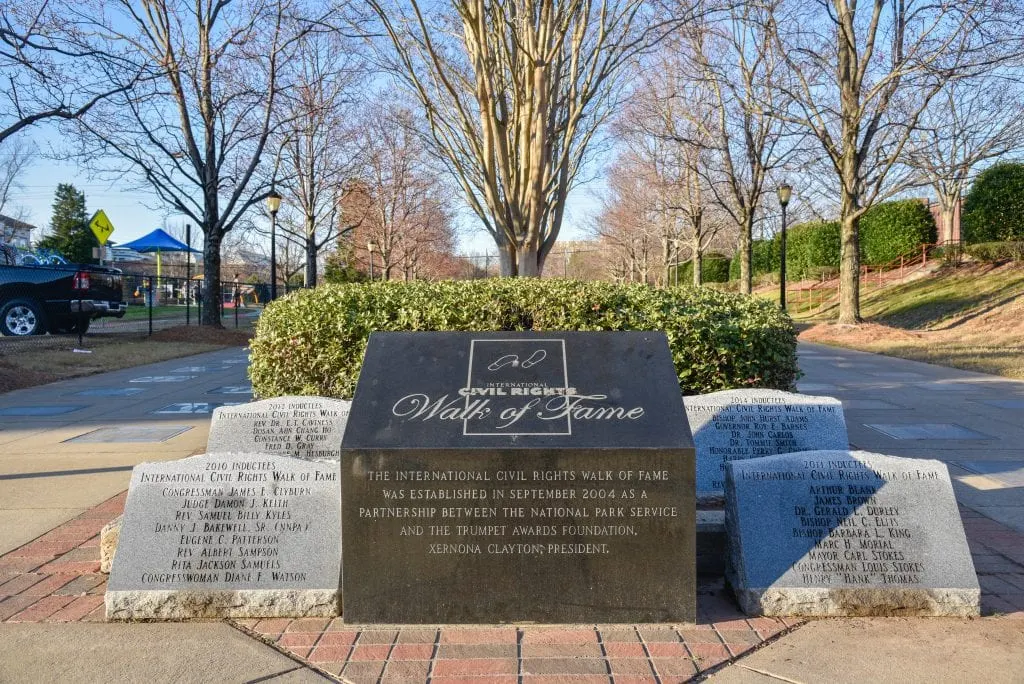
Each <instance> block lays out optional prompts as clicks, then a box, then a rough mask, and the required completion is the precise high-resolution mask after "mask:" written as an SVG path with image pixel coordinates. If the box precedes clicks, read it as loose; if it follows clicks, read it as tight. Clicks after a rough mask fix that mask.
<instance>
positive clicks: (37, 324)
mask: <svg viewBox="0 0 1024 684" xmlns="http://www.w3.org/2000/svg"><path fill="white" fill-rule="evenodd" d="M45 332H46V320H45V319H44V318H43V310H42V307H40V306H39V304H38V303H36V302H35V301H34V300H31V299H12V300H10V301H8V302H5V303H4V304H3V306H0V333H3V334H4V335H16V336H23V335H42V334H43V333H45Z"/></svg>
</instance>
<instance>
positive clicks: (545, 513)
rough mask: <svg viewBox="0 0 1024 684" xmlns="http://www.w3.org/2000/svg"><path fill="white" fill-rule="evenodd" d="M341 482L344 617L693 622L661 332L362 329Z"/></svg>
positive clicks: (678, 409)
mask: <svg viewBox="0 0 1024 684" xmlns="http://www.w3.org/2000/svg"><path fill="white" fill-rule="evenodd" d="M341 471H342V502H343V507H344V510H343V513H342V525H343V534H342V539H343V545H344V554H343V557H344V559H345V560H344V570H343V573H342V576H343V590H344V595H345V620H346V621H347V622H350V623H381V622H384V623H459V622H464V623H495V622H517V621H531V622H548V623H551V622H555V623H567V622H686V621H692V620H693V619H694V617H695V580H694V575H695V560H694V553H695V551H694V546H695V541H694V539H695V537H694V535H695V523H694V482H693V477H694V464H693V447H692V443H691V439H690V434H689V430H688V429H687V427H686V420H685V414H684V412H683V405H682V397H681V395H680V391H679V383H678V379H677V377H676V375H675V370H674V368H673V365H672V359H671V356H670V354H669V349H668V344H667V341H666V339H665V336H664V335H663V334H662V333H653V332H643V333H640V332H622V333H612V332H608V333H375V334H373V335H372V336H371V337H370V341H369V345H368V347H367V350H366V357H365V360H364V362H363V369H362V373H361V375H360V378H359V384H358V387H357V389H356V394H355V399H354V401H353V405H352V420H351V421H350V422H349V425H348V429H347V430H346V432H345V437H344V442H343V446H342V464H341ZM382 540H386V543H382Z"/></svg>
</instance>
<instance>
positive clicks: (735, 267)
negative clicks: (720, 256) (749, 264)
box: [729, 239, 779, 280]
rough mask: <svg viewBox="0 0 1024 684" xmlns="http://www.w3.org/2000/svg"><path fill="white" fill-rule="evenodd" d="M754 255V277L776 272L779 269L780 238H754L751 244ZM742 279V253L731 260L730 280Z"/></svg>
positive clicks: (737, 253)
mask: <svg viewBox="0 0 1024 684" xmlns="http://www.w3.org/2000/svg"><path fill="white" fill-rule="evenodd" d="M750 251H751V253H752V254H753V257H754V277H755V278H756V277H757V276H759V275H761V274H763V273H775V272H777V271H778V270H779V243H778V240H771V239H768V240H754V242H753V244H752V245H751V246H750ZM739 279H740V253H739V252H736V255H735V256H734V257H733V258H732V261H730V262H729V280H739Z"/></svg>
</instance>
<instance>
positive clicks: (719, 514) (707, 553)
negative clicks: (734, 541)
mask: <svg viewBox="0 0 1024 684" xmlns="http://www.w3.org/2000/svg"><path fill="white" fill-rule="evenodd" d="M728 556H729V538H728V537H727V536H726V534H725V511H724V510H718V511H707V510H704V511H702V510H700V509H697V574H698V575H699V576H702V577H721V576H722V574H723V573H724V572H725V566H726V559H727V558H728Z"/></svg>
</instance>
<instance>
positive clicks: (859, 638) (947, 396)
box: [0, 345, 1024, 684]
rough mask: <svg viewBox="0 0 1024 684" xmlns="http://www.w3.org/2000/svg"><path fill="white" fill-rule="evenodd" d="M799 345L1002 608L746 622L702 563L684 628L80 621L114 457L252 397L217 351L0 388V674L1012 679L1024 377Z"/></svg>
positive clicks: (190, 432) (120, 476)
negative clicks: (950, 501)
mask: <svg viewBox="0 0 1024 684" xmlns="http://www.w3.org/2000/svg"><path fill="white" fill-rule="evenodd" d="M800 356H801V365H802V367H803V369H804V371H805V373H806V376H805V377H804V378H803V379H802V380H801V383H800V384H801V389H802V390H803V391H805V392H806V393H813V394H830V395H834V396H837V397H839V398H840V399H842V400H843V401H844V405H845V408H846V416H847V422H848V425H849V432H850V439H851V441H852V442H853V444H854V445H856V446H857V447H858V448H862V449H868V450H873V451H878V452H882V453H888V454H895V455H904V456H917V457H929V458H939V459H941V460H943V461H945V462H946V463H948V464H949V465H950V471H951V473H952V474H953V475H954V478H955V488H956V491H957V496H958V498H959V500H960V502H961V506H962V512H963V516H964V522H965V528H966V530H967V534H968V539H969V542H970V544H971V548H972V553H973V555H974V560H975V565H976V567H977V569H978V573H979V577H980V579H981V583H982V589H983V605H984V608H985V611H986V613H1002V614H1004V615H1003V617H999V618H984V619H982V620H975V621H955V620H899V621H896V620H874V621H872V620H827V621H813V622H811V623H808V624H803V623H800V622H793V621H783V620H767V619H763V618H758V619H746V618H744V616H742V615H741V614H740V613H739V611H738V609H737V608H736V606H735V603H733V602H732V601H731V600H730V599H729V598H728V596H727V594H726V592H725V591H724V589H723V587H722V584H721V582H720V581H717V582H716V581H708V582H705V583H703V584H702V586H701V590H700V592H699V598H698V614H699V618H698V621H697V624H695V625H650V626H649V625H624V626H609V625H584V626H578V625H577V626H571V627H536V626H520V627H508V626H505V627H498V628H494V627H491V628H489V627H471V628H457V627H426V628H424V627H394V628H388V627H386V626H362V627H361V626H358V625H346V624H344V623H343V622H342V621H341V620H340V619H336V620H333V621H329V620H262V621H261V620H239V621H233V622H232V621H224V622H220V623H208V622H207V623H194V622H193V623H178V624H163V625H104V624H97V623H99V622H101V621H102V606H101V603H102V592H103V588H104V586H105V577H104V576H103V575H100V574H98V573H97V560H98V551H97V548H96V545H97V540H96V532H97V531H98V530H99V528H100V527H101V526H102V524H103V523H104V522H105V521H107V520H109V519H110V518H112V517H113V516H114V515H116V514H117V513H118V512H119V511H120V510H121V507H123V501H124V497H123V494H122V492H123V490H124V489H125V487H126V486H127V484H128V480H129V476H130V468H131V466H132V465H134V464H135V463H138V462H141V461H147V460H163V459H174V458H181V457H184V456H187V455H190V454H193V453H200V452H202V450H203V448H204V445H205V441H206V434H207V431H208V421H209V413H208V411H209V410H210V409H211V406H210V404H211V403H219V402H229V401H245V400H248V399H249V396H250V395H248V394H224V393H223V392H224V391H225V390H224V389H223V388H232V389H231V390H230V391H244V390H245V389H246V388H247V381H246V379H245V370H244V365H245V363H244V360H245V357H244V352H243V350H240V349H235V350H225V351H222V352H214V353H211V354H204V355H200V356H196V357H190V358H188V359H179V360H176V361H167V362H162V363H159V364H153V365H151V366H145V367H140V368H135V369H130V370H125V371H118V372H116V373H108V374H104V375H98V376H92V377H89V378H79V379H76V380H71V381H67V382H62V383H55V384H53V385H48V386H45V387H40V388H34V389H29V390H21V391H18V392H12V393H8V394H6V395H0V622H2V624H0V649H3V652H4V653H7V654H10V653H17V654H19V655H18V656H17V657H16V658H10V657H8V658H0V681H8V680H10V681H33V680H34V681H52V680H53V679H58V678H59V679H61V680H66V681H98V680H101V679H104V680H105V679H118V678H122V679H126V680H153V681H183V680H189V681H200V680H203V679H205V680H208V681H242V680H250V681H252V680H261V678H265V679H277V678H285V679H296V680H300V681H305V680H313V679H316V678H318V677H320V676H321V675H324V674H327V675H330V676H334V677H337V678H339V679H341V680H343V681H351V682H364V681H365V682H391V681H394V682H415V681H425V680H426V679H427V678H428V677H429V681H431V682H437V683H438V684H441V683H442V682H446V681H447V682H455V681H467V680H472V681H484V682H488V683H491V684H494V683H496V682H503V681H509V682H517V683H521V682H535V683H536V684H540V682H545V681H552V682H554V681H559V682H589V681H594V682H606V683H609V682H610V683H612V684H623V683H624V682H655V681H658V682H662V683H665V682H673V681H686V680H688V679H690V678H693V677H694V676H697V677H702V676H705V675H711V676H712V677H713V678H714V680H715V681H719V680H720V681H727V682H737V681H739V682H773V681H774V682H778V681H780V680H781V681H790V682H794V681H796V682H802V681H808V682H810V681H865V680H890V681H923V682H942V681H964V680H972V679H982V678H983V679H986V680H989V681H992V682H998V681H1013V680H1014V678H1015V677H1016V676H1017V675H1018V674H1019V673H1020V672H1022V671H1024V648H1022V646H1021V638H1020V636H1021V633H1022V631H1024V534H1022V533H1024V514H1022V511H1024V383H1021V382H1014V381H1010V380H1005V379H1001V378H995V377H992V376H986V375H980V374H976V373H968V372H964V371H956V370H950V369H944V368H938V367H935V366H929V365H926V364H919V363H916V362H912V361H902V360H898V359H890V358H885V357H880V356H876V355H871V354H864V353H860V352H854V351H848V350H841V349H834V348H829V347H821V346H816V345H801V349H800ZM200 368H201V369H202V370H200ZM169 377H184V378H185V379H184V380H180V381H173V382H172V381H167V380H166V378H169ZM144 379H145V380H144ZM133 380H135V381H136V382H133ZM125 390H130V391H131V392H130V394H128V395H121V394H120V393H121V392H123V391H125ZM137 390H141V391H137ZM98 393H103V394H105V396H100V395H99V394H98ZM190 402H197V403H198V405H191V403H190ZM184 403H190V404H189V405H188V406H184V407H183V406H175V405H178V404H184ZM58 411H59V412H58ZM40 413H43V414H47V413H48V414H49V415H39V414H40ZM125 439H136V440H145V441H135V442H131V441H127V442H126V441H115V440H125ZM53 528H56V529H53ZM51 530H52V531H51ZM41 535H43V536H41ZM4 552H9V553H6V555H2V554H3V553H4ZM791 628H795V631H792V632H789V630H790V629H791ZM245 635H248V636H245ZM271 644H272V645H273V646H271ZM762 645H763V648H760V649H759V650H756V651H755V649H757V647H758V646H762ZM936 648H938V651H940V652H941V653H940V655H941V657H936V655H937V652H936ZM866 651H867V653H869V654H872V655H871V657H866ZM215 653H216V654H218V655H219V656H220V657H214V655H213V654H215ZM737 658H738V660H737ZM69 663H72V664H76V665H77V666H76V667H69ZM307 664H308V665H310V666H311V667H309V666H307ZM901 664H906V666H907V668H908V669H901Z"/></svg>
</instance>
